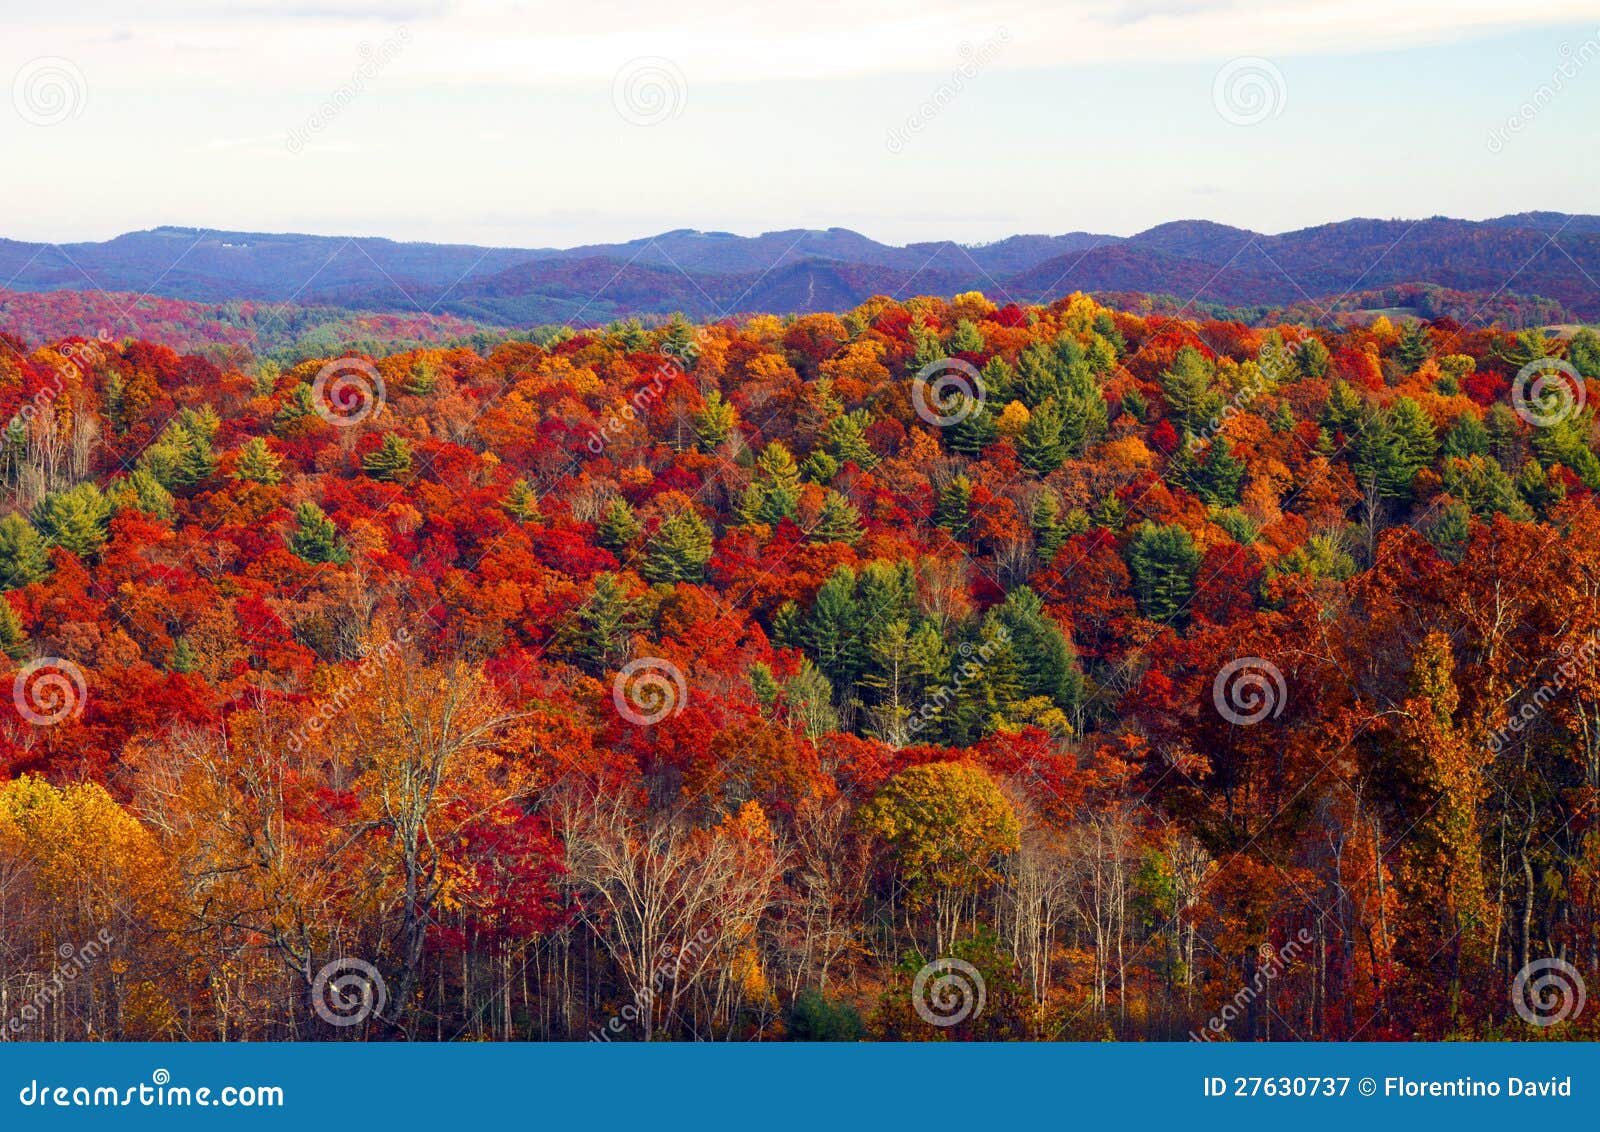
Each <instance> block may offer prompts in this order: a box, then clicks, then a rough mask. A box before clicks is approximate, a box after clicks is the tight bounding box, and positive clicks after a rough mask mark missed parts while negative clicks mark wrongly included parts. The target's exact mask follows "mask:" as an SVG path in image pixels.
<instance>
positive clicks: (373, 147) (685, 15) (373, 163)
mask: <svg viewBox="0 0 1600 1132" xmlns="http://www.w3.org/2000/svg"><path fill="white" fill-rule="evenodd" d="M4 7H5V9H6V10H5V11H4V13H3V15H0V19H3V22H4V24H5V26H6V29H7V35H6V37H5V41H4V42H3V43H0V80H9V81H8V83H7V85H8V86H9V87H10V88H11V89H10V91H9V93H10V96H11V97H10V100H9V105H8V104H7V102H6V101H0V152H4V153H5V154H6V158H5V161H6V170H5V173H4V176H3V177H0V235H3V236H9V237H13V238H25V239H46V240H53V241H66V240H74V239H95V238H103V237H106V236H109V235H112V234H114V233H117V232H120V231H125V230H129V229H135V228H144V227H150V226H153V225H156V224H185V225H198V226H205V227H216V228H235V229H247V230H271V231H283V230H293V231H310V232H319V233H329V234H357V235H383V236H392V237H395V238H402V239H427V240H440V241H461V242H473V243H493V244H515V245H526V246H532V245H570V244H577V243H584V242H591V241H599V240H617V239H627V238H631V237H635V236H640V235H645V234H650V233H654V232H658V231H661V230H664V229H668V228H676V227H692V228H703V229H726V230H732V231H737V232H742V233H753V232H758V231H762V230H768V229H774V228H789V227H825V226H829V225H840V226H844V227H850V228H855V229H858V230H860V231H862V232H865V233H866V234H868V235H870V236H873V237H875V238H878V239H882V240H886V241H890V242H895V243H900V242H905V241H908V240H916V239H935V238H957V239H961V240H966V241H982V240H989V239H996V238H1000V237H1003V236H1006V235H1009V234H1011V233H1015V232H1064V231H1072V230H1090V231H1101V232H1110V233H1118V234H1126V233H1131V232H1134V231H1138V230H1140V229H1142V228H1145V227H1148V226H1150V225H1152V224H1156V223H1159V222H1161V221H1164V220H1171V219H1179V218H1189V217H1205V218H1208V219H1214V220H1219V221H1223V222H1226V223H1232V224H1239V225H1243V226H1248V227H1254V228H1257V229H1261V230H1266V231H1283V230H1286V229H1290V228H1297V227H1303V226H1306V225H1310V224H1316V223H1321V222H1324V221H1329V220H1335V219H1342V218H1345V217H1348V216H1381V217H1390V216H1407V217H1415V216H1425V215H1431V214H1436V213H1442V214H1447V215H1454V216H1463V217H1468V218H1479V217H1485V216H1491V215H1497V214H1501V213H1506V212H1516V211H1522V210H1525V209H1556V210H1561V211H1580V212H1581V211H1587V212H1600V15H1592V14H1593V13H1594V12H1595V11H1596V10H1595V9H1594V7H1593V6H1592V5H1588V8H1589V11H1590V13H1591V17H1589V18H1583V17H1582V10H1583V8H1584V7H1585V6H1584V5H1581V4H1567V3H1565V2H1564V0H1552V2H1548V3H1532V4H1524V5H1512V4H1501V3H1494V2H1491V0H1459V2H1457V3H1453V4H1449V5H1444V4H1432V3H1418V4H1406V5H1395V4H1384V3H1376V2H1374V0H1349V2H1333V0H1330V2H1320V0H1312V2H1307V3H1299V4H1288V5H1285V4H1277V5H1265V4H1257V3H1253V2H1251V0H1236V2H1228V0H1212V2H1207V0H1200V2H1197V3H1182V2H1176V3H1175V2H1172V0H1155V2H1153V3H1144V4H1131V3H1123V2H1118V0H1103V2H1093V3H1079V4H1070V3H1069V4H1059V3H1058V4H1051V5H1045V4H1036V3H1033V2H1031V0H1029V2H1023V0H1018V2H1017V3H1012V4H1008V5H1000V6H985V7H983V8H974V7H972V6H970V5H968V6H956V5H948V4H941V3H938V2H935V0H927V2H924V3H921V4H916V5H912V4H898V3H896V4H871V3H853V4H843V3H835V2H834V0H821V2H819V3H814V4H808V5H793V4H783V5H769V6H766V7H763V6H761V5H754V6H748V5H747V6H745V7H743V8H741V9H740V10H739V13H740V14H739V16H738V17H737V20H736V21H733V22H730V21H728V20H726V19H724V20H722V21H719V20H718V19H717V18H715V17H714V16H713V15H709V14H701V15H698V16H697V15H696V11H697V5H695V4H688V5H684V4H674V5H654V4H652V5H648V6H645V5H629V4H619V3H612V4H605V5H601V6H600V7H595V6H592V5H566V6H564V7H563V6H557V5H548V6H546V5H542V4H538V3H526V4H515V3H499V2H498V0H470V2H469V0H462V2H460V3H437V4H434V3H418V4H414V5H408V4H403V3H401V4H394V3H376V2H370V0H325V2H323V3H316V2H309V3H306V4H304V5H299V6H296V5H268V4H260V5H255V6H251V5H242V6H241V5H201V4H193V3H184V2H181V0H154V2H152V3H151V4H150V5H148V11H147V12H145V11H144V10H143V9H141V13H142V14H140V15H139V16H138V17H137V19H135V17H134V16H133V15H132V10H131V9H129V8H127V7H126V6H125V5H122V4H117V5H112V4H109V3H98V2H88V3H70V2H68V3H59V4H56V5H54V6H51V7H50V8H49V9H48V11H45V12H42V13H39V14H34V12H33V9H34V8H36V7H37V6H27V7H23V6H17V7H15V8H13V6H12V5H11V3H10V2H9V0H6V2H5V5H4ZM699 7H703V9H704V12H705V13H711V12H715V11H716V10H717V7H718V6H714V5H701V6H699ZM1397 13H1398V15H1397ZM963 45H965V53H963ZM640 57H650V58H651V60H652V61H651V62H648V63H643V64H637V63H635V64H631V66H632V67H633V72H640V73H641V74H642V78H643V80H644V83H645V86H646V87H648V86H649V85H650V81H651V80H653V79H659V82H660V84H661V85H660V87H659V89H660V90H662V91H664V99H665V101H664V102H659V103H648V102H644V101H640V100H639V99H638V98H636V97H634V96H633V95H630V93H629V87H628V86H627V84H626V78H627V76H628V75H629V74H630V73H633V72H630V70H629V68H630V61H631V60H636V59H639V58H640ZM1239 57H1250V58H1258V59H1263V60H1265V61H1266V62H1267V63H1268V64H1270V68H1271V69H1275V73H1274V72H1273V71H1272V70H1271V69H1267V70H1263V69H1262V66H1261V65H1260V64H1254V63H1252V64H1249V65H1248V67H1250V68H1254V72H1253V73H1256V74H1259V75H1262V76H1264V77H1263V87H1262V89H1263V90H1264V91H1265V94H1266V98H1267V103H1266V107H1267V110H1268V111H1269V112H1267V113H1266V114H1265V117H1264V120H1262V121H1260V122H1257V123H1255V124H1250V125H1241V124H1236V123H1235V122H1232V121H1229V120H1228V117H1227V115H1228V114H1231V115H1232V116H1233V117H1235V118H1239V117H1240V116H1241V113H1242V114H1243V116H1244V117H1248V116H1249V111H1250V110H1251V109H1252V107H1241V106H1237V105H1232V104H1231V103H1230V102H1229V101H1228V100H1229V95H1228V94H1227V93H1226V92H1225V91H1224V92H1221V93H1217V92H1214V86H1215V82H1216V79H1217V76H1218V73H1219V70H1221V69H1222V68H1224V67H1225V66H1226V65H1228V64H1229V61H1230V60H1233V59H1236V58H1239ZM660 59H664V60H666V62H665V63H663V62H659V61H654V60H660ZM41 60H43V62H41ZM63 61H64V62H63ZM619 73H620V74H621V75H622V76H623V79H622V81H619V80H618V75H619ZM52 83H53V84H54V93H57V94H61V96H62V97H63V98H64V99H65V101H64V102H63V101H60V100H55V101H52V99H51V97H50V95H51V93H52V91H51V90H50V89H48V88H50V87H51V84H52ZM341 87H344V88H346V90H345V94H344V95H340V94H337V93H336V92H338V91H339V90H340V88H341ZM357 87H359V89H356V88H357ZM1541 87H1544V88H1547V91H1546V94H1547V95H1548V94H1550V93H1553V97H1546V96H1545V95H1537V94H1536V92H1538V91H1539V90H1540V88H1541ZM941 91H942V93H941ZM347 96H348V97H347ZM0 97H3V96H0ZM330 100H332V101H339V102H341V103H342V105H340V106H339V107H338V108H337V109H336V111H335V112H333V113H331V114H329V113H327V112H325V111H319V107H323V106H324V105H325V104H328V103H329V102H330ZM1219 100H1220V101H1221V102H1222V103H1223V105H1222V108H1221V109H1219V105H1218V103H1219ZM1534 101H1537V102H1540V103H1542V105H1541V106H1540V107H1539V108H1538V110H1537V112H1536V113H1534V114H1533V115H1532V117H1531V121H1528V122H1527V123H1526V124H1525V125H1524V126H1523V128H1522V129H1521V130H1520V131H1519V132H1515V133H1512V132H1509V131H1506V129H1505V127H1506V123H1507V119H1508V118H1511V117H1512V116H1515V115H1517V114H1518V112H1519V108H1520V107H1521V106H1522V105H1523V104H1524V103H1528V102H1534ZM934 103H938V104H939V105H938V106H937V108H936V109H935V110H934V112H933V113H931V114H923V115H922V120H921V123H920V127H919V128H917V129H915V130H913V129H912V128H911V127H910V126H909V125H908V121H909V120H912V119H913V118H915V117H917V116H918V114H919V110H918V108H919V106H921V105H923V104H928V105H930V106H931V105H932V104H934ZM619 106H620V109H619ZM1253 109H1254V110H1255V111H1256V112H1257V113H1258V114H1259V113H1260V112H1261V108H1260V106H1259V105H1257V106H1255V107H1253ZM314 117H316V118H319V119H320V121H319V122H318V123H317V126H316V128H313V125H312V120H313V118H314ZM652 117H660V118H662V119H663V120H660V121H657V122H654V124H638V123H639V122H640V121H642V120H649V119H651V118H652ZM630 119H631V120H630ZM1497 129H1499V130H1502V131H1505V132H1503V133H1502V134H1501V136H1500V138H1499V141H1498V143H1497V145H1491V136H1492V135H1493V133H1494V131H1496V130H1497ZM891 135H895V136H897V137H898V142H897V143H894V144H891V141H890V139H891Z"/></svg>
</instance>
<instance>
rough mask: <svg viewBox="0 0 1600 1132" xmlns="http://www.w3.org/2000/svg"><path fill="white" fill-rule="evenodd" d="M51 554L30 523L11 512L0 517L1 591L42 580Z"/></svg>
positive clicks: (45, 574)
mask: <svg viewBox="0 0 1600 1132" xmlns="http://www.w3.org/2000/svg"><path fill="white" fill-rule="evenodd" d="M49 573H50V553H49V550H48V548H47V547H46V546H45V541H44V539H42V538H40V537H39V532H38V531H36V530H34V529H33V524H32V523H30V522H28V520H27V519H25V518H23V517H22V516H21V515H19V514H17V513H16V512H15V511H13V512H12V513H11V514H9V515H7V516H6V517H5V518H3V519H0V590H15V589H20V588H21V587H23V586H31V585H33V583H35V582H42V581H44V579H45V577H46V576H47V575H48V574H49Z"/></svg>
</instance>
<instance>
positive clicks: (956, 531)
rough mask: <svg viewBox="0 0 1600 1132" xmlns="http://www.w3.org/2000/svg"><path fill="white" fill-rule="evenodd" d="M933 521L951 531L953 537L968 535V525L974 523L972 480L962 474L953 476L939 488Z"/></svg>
mask: <svg viewBox="0 0 1600 1132" xmlns="http://www.w3.org/2000/svg"><path fill="white" fill-rule="evenodd" d="M933 522H934V525H935V526H940V527H943V528H944V529H945V530H947V531H949V532H950V537H951V538H954V539H956V540H958V541H959V540H960V539H963V538H965V537H966V534H967V527H969V526H970V525H971V524H972V481H971V480H969V479H968V478H967V477H966V476H962V475H957V476H952V477H951V478H950V482H949V483H947V484H945V485H944V487H943V488H941V489H940V490H939V498H938V501H937V502H936V503H935V504H934V509H933Z"/></svg>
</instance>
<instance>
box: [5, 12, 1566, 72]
mask: <svg viewBox="0 0 1600 1132" xmlns="http://www.w3.org/2000/svg"><path fill="white" fill-rule="evenodd" d="M1596 22H1597V21H1596V19H1595V10H1594V7H1593V4H1592V0H1539V2H1538V3H1536V4H1532V5H1530V4H1516V3H1507V2H1505V0H1453V2H1450V3H1443V2H1440V0H1418V2H1410V3H1405V4H1395V3H1393V0H1298V2H1295V0H1291V2H1285V0H1276V2H1265V0H1068V2H1065V3H1059V2H1058V3H1042V2H1037V0H1012V2H1009V3H1007V2H1004V0H1002V2H1000V3H995V4H985V5H981V6H979V5H971V4H963V3H956V2H952V0H925V2H922V3H882V2H880V3H862V2H860V0H808V3H806V4H804V5H795V4H793V3H791V2H788V0H785V2H783V3H771V2H762V3H749V4H744V5H740V6H737V7H734V6H730V5H727V4H726V3H725V2H717V3H711V2H707V0H683V2H678V3H673V4H644V3H618V2H616V0H609V2H607V0H602V2H601V3H598V4H572V3H566V2H563V3H551V2H547V0H529V2H525V3H517V2H510V0H457V2H454V3H444V2H441V3H428V2H414V3H413V2H402V0H307V2H305V3H302V4H298V5H294V4H291V5H290V6H288V7H279V6H270V7H269V6H267V5H250V4H246V5H243V6H240V7H237V8H235V9H233V10H232V11H231V12H230V13H229V14H227V15H226V16H219V15H218V14H217V9H216V7H215V6H214V5H203V6H202V5H198V4H194V3H188V2H184V0H152V2H151V3H149V4H146V5H142V6H141V9H140V13H139V17H138V21H137V23H136V24H135V25H134V30H133V34H132V35H131V36H129V34H128V33H129V21H128V17H127V14H126V9H125V8H124V7H123V6H122V5H121V4H118V5H115V6H113V5H110V4H104V3H99V2H97V0H88V2H85V0H80V2H78V3H71V2H68V3H63V4H57V5H53V6H52V7H51V8H49V9H48V10H47V12H46V13H40V14H31V15H30V14H29V13H26V12H24V13H19V14H18V15H16V16H14V17H13V16H7V24H8V28H7V41H8V42H7V43H6V45H5V46H4V47H3V48H0V64H9V65H10V66H11V67H12V68H15V67H17V66H20V65H21V64H22V63H23V62H24V61H26V60H27V59H29V58H31V57H33V56H36V55H64V56H67V57H70V58H72V59H73V60H74V61H75V62H76V63H78V65H79V66H80V67H82V68H83V69H84V71H85V73H86V74H88V75H89V76H90V80H91V82H93V83H94V84H95V85H97V86H102V87H107V86H110V87H115V86H126V87H130V88H133V87H136V88H139V89H145V90H149V89H157V88H178V89H183V88H187V87H192V86H214V85H216V84H218V83H223V84H228V85H230V86H234V87H242V86H249V87H251V88H253V89H286V88H287V89H316V88H317V87H319V86H326V85H327V84H330V83H335V82H338V81H341V80H342V79H344V78H345V77H347V76H348V73H349V72H350V71H351V69H352V68H353V67H354V66H356V65H357V64H358V63H359V61H360V56H359V55H358V54H357V52H358V50H359V48H360V45H362V44H363V43H365V44H368V45H371V44H373V43H374V42H376V41H379V40H381V39H383V38H384V37H385V36H388V35H392V34H394V32H395V31H396V30H397V29H398V28H399V27H402V26H403V27H405V28H406V29H407V30H408V31H409V32H410V34H411V40H410V43H409V44H408V46H407V49H406V51H405V53H404V55H403V57H401V58H399V59H397V60H395V61H394V63H393V64H392V65H391V66H390V67H389V68H387V69H386V73H385V81H386V82H387V83H391V84H395V85H405V86H439V85H447V86H453V85H511V86H529V87H539V86H552V85H572V84H579V83H609V82H610V81H611V78H612V76H613V75H615V74H616V72H617V69H618V68H619V67H621V66H622V65H623V64H624V63H625V62H627V61H628V60H629V59H632V58H635V57H637V56H641V55H651V56H665V57H667V58H670V59H672V60H673V61H674V62H675V63H676V64H677V65H678V66H679V67H680V68H681V69H682V70H683V72H684V74H685V75H686V76H687V77H688V79H689V81H690V83H691V84H692V83H697V82H735V81H752V80H762V79H778V78H811V79H829V78H840V77H847V76H853V75H864V74H874V73H883V72H907V71H932V72H937V71H945V70H949V69H951V68H952V67H954V66H956V65H958V64H959V63H960V61H961V58H962V56H961V54H960V51H961V48H962V45H963V44H967V45H975V44H979V43H982V42H984V41H985V40H988V39H990V38H992V37H993V36H995V35H996V33H997V31H998V30H999V29H1001V28H1004V29H1005V30H1006V31H1007V32H1008V33H1009V38H1008V39H1007V42H1006V46H1005V49H1004V50H1003V51H1002V52H1001V53H1000V54H999V56H997V58H996V59H995V60H994V64H993V65H994V66H997V67H1000V68H1006V69H1009V68H1021V67H1043V66H1059V65H1070V64H1088V63H1105V62H1117V61H1132V60H1140V61H1194V60H1200V61H1206V60H1213V59H1215V60H1222V59H1227V58H1231V57H1234V56H1238V55H1269V56H1282V55H1293V54H1300V53H1307V52H1319V53H1320V52H1340V51H1353V50H1359V51H1363V52H1366V51H1373V50H1382V49H1384V48H1390V47H1394V48H1399V47H1407V46H1414V45H1417V44H1425V43H1430V42H1437V41H1442V40H1450V39H1457V38H1460V37H1462V36H1467V35H1473V34H1479V33H1488V32H1492V31H1495V30H1499V29H1505V28H1510V27H1521V28H1527V27H1532V26H1538V25H1541V24H1552V23H1583V24H1594V23H1596Z"/></svg>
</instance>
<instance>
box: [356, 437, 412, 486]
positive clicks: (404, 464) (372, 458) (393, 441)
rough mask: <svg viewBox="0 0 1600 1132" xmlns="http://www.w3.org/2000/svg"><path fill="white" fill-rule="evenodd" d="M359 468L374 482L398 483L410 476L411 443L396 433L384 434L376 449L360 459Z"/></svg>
mask: <svg viewBox="0 0 1600 1132" xmlns="http://www.w3.org/2000/svg"><path fill="white" fill-rule="evenodd" d="M361 466H362V467H363V468H364V469H366V473H367V475H369V476H371V477H372V478H373V479H375V480H387V481H388V482H390V483H400V482H401V481H403V480H404V479H406V477H408V476H409V475H410V474H411V442H410V441H409V440H407V439H406V438H405V437H403V436H401V435H400V434H399V433H398V432H386V433H384V434H383V440H382V441H381V442H380V443H379V445H378V447H377V448H375V449H373V450H372V451H371V452H368V453H367V454H366V456H365V457H364V458H363V459H362V461H361Z"/></svg>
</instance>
